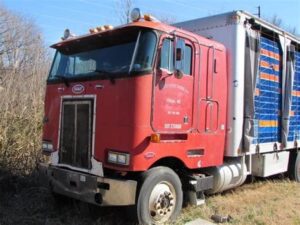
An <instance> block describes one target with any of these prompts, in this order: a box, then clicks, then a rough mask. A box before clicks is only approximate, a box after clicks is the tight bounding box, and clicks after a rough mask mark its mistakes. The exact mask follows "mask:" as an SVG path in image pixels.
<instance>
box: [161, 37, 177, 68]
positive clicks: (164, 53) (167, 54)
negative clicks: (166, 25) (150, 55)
mask: <svg viewBox="0 0 300 225" xmlns="http://www.w3.org/2000/svg"><path fill="white" fill-rule="evenodd" d="M173 56H174V53H173V41H172V40H170V39H164V40H163V44H162V48H161V53H160V68H164V69H167V70H169V71H173V70H174V65H173V64H174V63H173Z"/></svg>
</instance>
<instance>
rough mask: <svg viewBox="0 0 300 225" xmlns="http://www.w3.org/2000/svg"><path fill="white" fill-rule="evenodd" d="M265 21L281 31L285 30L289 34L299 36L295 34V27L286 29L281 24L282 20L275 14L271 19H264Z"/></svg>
mask: <svg viewBox="0 0 300 225" xmlns="http://www.w3.org/2000/svg"><path fill="white" fill-rule="evenodd" d="M266 20H267V21H269V22H270V23H272V24H274V25H275V26H277V27H281V28H282V29H284V30H287V31H288V32H290V33H291V34H294V35H298V36H299V34H297V28H296V27H287V26H285V25H284V24H283V21H282V19H281V18H280V17H279V16H278V15H276V14H275V15H273V17H272V18H271V19H268V18H266Z"/></svg>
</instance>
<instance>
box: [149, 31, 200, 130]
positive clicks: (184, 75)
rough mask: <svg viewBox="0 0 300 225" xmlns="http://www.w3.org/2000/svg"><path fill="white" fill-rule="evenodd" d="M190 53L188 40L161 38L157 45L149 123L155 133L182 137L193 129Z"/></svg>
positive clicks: (191, 64)
mask: <svg viewBox="0 0 300 225" xmlns="http://www.w3.org/2000/svg"><path fill="white" fill-rule="evenodd" d="M180 45H181V47H180V48H181V50H178V49H179V46H180ZM193 52H194V51H193V45H192V43H191V42H190V41H188V40H187V39H183V38H179V37H176V38H174V37H170V36H164V37H163V38H162V39H161V41H160V44H159V55H158V63H157V65H158V66H157V70H156V74H155V76H154V82H153V102H152V121H151V122H152V128H153V130H154V131H156V132H161V133H184V132H187V131H189V130H190V129H191V128H192V123H193V93H194V90H193V83H194V76H193V63H192V62H193ZM178 65H181V70H180V71H179V70H176V68H177V67H178Z"/></svg>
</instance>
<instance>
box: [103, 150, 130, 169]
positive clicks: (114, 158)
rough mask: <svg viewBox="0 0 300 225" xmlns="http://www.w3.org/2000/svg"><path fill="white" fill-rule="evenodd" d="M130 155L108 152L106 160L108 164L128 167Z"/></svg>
mask: <svg viewBox="0 0 300 225" xmlns="http://www.w3.org/2000/svg"><path fill="white" fill-rule="evenodd" d="M129 159H130V155H129V154H127V153H123V152H115V151H108V157H107V160H108V162H110V163H115V164H120V165H124V166H128V165H129Z"/></svg>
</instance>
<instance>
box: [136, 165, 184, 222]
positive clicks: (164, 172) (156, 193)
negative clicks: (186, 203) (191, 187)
mask: <svg viewBox="0 0 300 225" xmlns="http://www.w3.org/2000/svg"><path fill="white" fill-rule="evenodd" d="M182 200H183V194H182V187H181V182H180V179H179V177H178V175H177V174H176V173H175V172H174V171H173V170H171V169H170V168H167V167H155V168H152V169H150V170H148V171H147V172H145V173H144V174H143V179H142V185H141V187H140V191H139V196H138V202H137V216H138V220H139V224H147V225H148V224H163V223H165V222H166V221H168V220H171V221H172V220H175V219H176V217H177V216H178V215H179V213H180V210H181V208H182Z"/></svg>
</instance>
